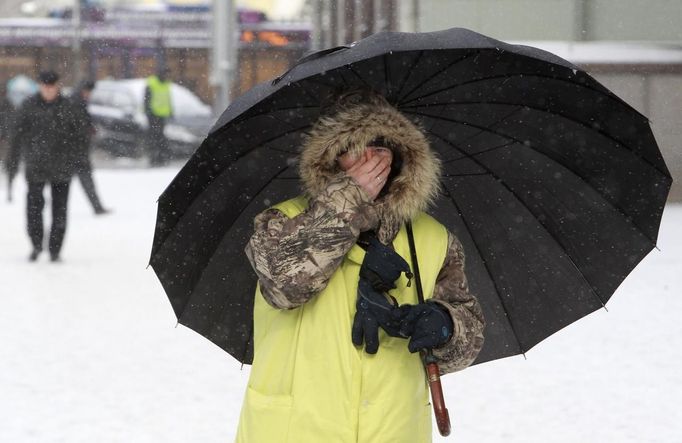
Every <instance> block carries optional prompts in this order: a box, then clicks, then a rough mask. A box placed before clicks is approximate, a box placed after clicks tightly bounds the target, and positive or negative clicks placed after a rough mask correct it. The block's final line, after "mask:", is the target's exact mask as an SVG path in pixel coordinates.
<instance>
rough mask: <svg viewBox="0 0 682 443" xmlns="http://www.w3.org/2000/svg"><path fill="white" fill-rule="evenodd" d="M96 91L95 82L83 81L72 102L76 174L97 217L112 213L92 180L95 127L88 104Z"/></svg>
mask: <svg viewBox="0 0 682 443" xmlns="http://www.w3.org/2000/svg"><path fill="white" fill-rule="evenodd" d="M93 89H95V82H94V81H92V80H84V81H82V82H81V83H80V84H79V85H78V87H77V88H76V90H75V91H74V93H73V95H72V98H71V100H72V101H73V108H74V114H75V116H76V123H77V125H78V130H77V132H76V134H75V138H76V142H75V146H74V154H75V158H74V162H75V168H76V174H77V175H78V179H79V180H80V182H81V185H82V186H83V190H84V191H85V195H87V196H88V200H90V204H91V205H92V209H93V210H94V211H95V214H96V215H102V214H107V213H109V212H110V211H109V210H108V209H105V208H104V207H103V206H102V203H101V201H100V199H99V196H98V195H97V190H96V189H95V182H94V180H93V178H92V162H91V161H90V146H91V142H92V136H93V134H94V132H95V126H94V124H93V121H92V117H91V116H90V113H89V112H88V102H89V100H90V94H91V93H92V90H93Z"/></svg>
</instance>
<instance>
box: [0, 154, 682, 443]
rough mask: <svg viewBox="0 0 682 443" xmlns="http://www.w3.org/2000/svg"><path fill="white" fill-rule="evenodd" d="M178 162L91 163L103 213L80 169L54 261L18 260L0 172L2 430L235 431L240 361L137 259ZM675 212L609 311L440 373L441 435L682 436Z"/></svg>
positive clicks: (21, 249)
mask: <svg viewBox="0 0 682 443" xmlns="http://www.w3.org/2000/svg"><path fill="white" fill-rule="evenodd" d="M176 171H177V166H176V167H168V168H162V169H139V168H138V169H126V168H116V169H106V170H98V171H97V174H96V178H95V179H96V182H97V184H98V186H99V189H100V193H101V196H102V199H103V201H104V203H105V205H107V206H109V207H111V208H113V209H114V211H115V212H114V213H113V214H111V215H108V216H105V217H95V216H94V215H93V214H92V211H91V209H90V207H89V206H88V204H87V202H86V200H85V197H84V194H83V191H82V189H81V188H80V185H79V184H78V183H74V186H73V188H72V194H71V202H70V208H69V217H70V218H69V226H68V232H67V238H66V242H65V247H64V250H63V258H64V262H63V263H59V264H52V263H49V262H48V261H47V260H46V257H45V256H43V257H41V261H39V262H38V263H29V262H28V261H27V256H28V252H29V242H28V239H27V237H26V234H25V231H24V224H25V219H24V203H25V197H24V184H23V179H22V180H18V181H17V185H16V189H15V201H14V203H12V204H9V203H6V202H5V193H6V188H4V183H5V182H4V179H5V178H6V177H4V176H2V177H0V178H1V179H2V185H0V197H2V199H1V200H0V220H1V221H2V229H0V301H1V302H2V309H0V442H69V443H74V442H88V443H90V442H101V443H104V442H164V443H173V442H201V443H203V442H228V441H232V439H233V436H234V432H235V427H236V423H237V420H238V416H239V410H240V407H241V399H242V395H243V391H244V387H245V384H246V381H247V378H248V373H249V369H248V367H244V368H243V369H242V368H241V367H240V365H239V364H238V363H237V362H236V361H235V360H233V359H232V358H231V357H229V356H228V355H227V354H226V353H225V352H223V351H222V350H220V349H219V348H218V347H216V346H215V345H213V344H211V343H210V342H209V341H207V340H206V339H204V338H203V337H201V336H199V335H198V334H196V333H194V332H193V331H191V330H189V329H186V328H185V327H183V326H179V327H177V328H176V327H175V317H174V315H173V312H172V310H171V307H170V304H169V303H168V301H167V299H166V296H165V294H164V292H163V290H162V288H161V286H160V284H159V283H158V281H157V280H156V277H155V275H154V273H153V271H152V270H151V268H149V269H147V268H146V265H147V262H148V259H149V252H150V246H151V241H152V234H153V228H154V219H155V215H156V203H155V202H156V198H157V197H158V196H159V194H160V193H161V192H162V191H163V189H164V188H165V186H166V185H167V184H168V183H169V181H170V180H171V179H172V177H173V176H174V174H175V173H176ZM47 220H49V217H47ZM681 227H682V206H680V205H670V206H668V207H667V209H666V212H665V214H664V218H663V225H662V229H661V235H660V237H659V247H660V249H661V250H660V251H654V252H652V253H651V254H650V256H649V257H647V258H646V259H645V260H644V262H643V263H642V264H641V265H640V266H639V267H638V268H637V269H636V270H635V272H634V273H633V274H632V275H631V276H630V277H629V278H628V279H627V280H626V282H625V283H624V284H623V285H622V286H621V288H620V289H619V290H618V291H617V293H616V294H615V295H614V297H613V299H612V300H611V302H610V303H609V304H608V308H609V312H606V311H604V310H602V311H600V312H596V313H594V314H592V315H590V316H588V317H586V318H585V319H583V320H580V321H579V322H577V323H575V324H573V325H571V326H570V327H569V328H566V329H564V330H563V331H560V332H559V333H557V334H555V335H554V336H552V337H550V338H549V339H547V340H546V341H544V342H542V343H540V344H539V345H538V346H537V347H536V348H534V349H532V350H531V351H530V352H529V353H528V355H527V360H524V358H523V357H513V358H508V359H504V360H500V361H496V362H491V363H487V364H484V365H480V366H475V367H473V368H470V369H467V370H465V371H463V372H461V373H459V374H454V375H449V376H447V377H445V378H444V379H443V382H444V389H445V393H446V402H447V405H448V408H449V410H450V416H451V418H452V422H453V433H452V436H451V437H449V438H448V439H442V438H441V437H440V436H438V433H437V431H436V430H434V441H457V442H462V443H464V442H505V443H509V442H524V443H528V442H571V443H573V442H619V443H626V442H632V443H641V442H666V443H667V442H682V359H681V353H682V320H681V319H682V298H680V293H682V277H681V274H682V246H681V245H682V229H681ZM434 429H435V428H434Z"/></svg>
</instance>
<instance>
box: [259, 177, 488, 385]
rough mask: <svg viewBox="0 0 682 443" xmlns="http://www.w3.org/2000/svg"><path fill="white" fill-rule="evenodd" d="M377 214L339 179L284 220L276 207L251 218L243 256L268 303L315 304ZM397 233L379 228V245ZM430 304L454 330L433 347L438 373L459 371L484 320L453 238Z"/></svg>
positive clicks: (476, 347)
mask: <svg viewBox="0 0 682 443" xmlns="http://www.w3.org/2000/svg"><path fill="white" fill-rule="evenodd" d="M380 215H381V214H379V213H378V211H377V208H376V207H375V205H374V204H373V203H372V202H371V201H369V199H368V198H367V196H366V194H365V193H364V192H363V191H362V190H361V188H360V187H359V186H358V185H357V184H355V182H354V181H353V180H352V179H351V178H349V177H346V176H345V175H343V174H340V175H339V176H338V177H337V178H336V179H334V180H333V181H332V182H330V183H329V185H328V186H327V188H326V190H325V191H324V192H322V193H320V194H319V195H317V196H316V197H315V198H312V199H311V200H310V203H309V207H308V209H307V210H306V211H304V212H303V213H301V214H299V215H298V216H296V217H294V218H291V219H289V218H288V217H287V216H285V215H284V214H283V213H281V212H280V211H278V210H276V209H267V210H265V211H264V212H262V213H261V214H259V215H258V216H256V218H255V221H254V225H255V226H254V228H255V232H254V234H253V236H252V237H251V239H250V241H249V243H248V245H247V247H246V255H247V257H248V258H249V261H250V262H251V265H252V266H253V268H254V270H255V272H256V274H257V275H258V279H259V282H260V287H261V292H262V294H263V297H264V298H265V300H266V301H267V302H268V303H269V304H270V305H272V306H273V307H275V308H278V309H293V308H296V307H298V306H301V305H302V304H304V303H306V302H307V301H309V300H310V299H312V298H313V297H314V296H315V295H316V294H318V293H320V292H321V291H322V290H323V289H324V288H325V287H326V285H327V283H328V282H329V280H330V278H331V276H332V274H333V273H334V272H335V271H336V269H337V268H338V267H339V265H340V264H341V262H342V261H343V258H344V256H345V255H346V254H347V253H348V251H349V250H350V249H351V247H352V246H353V245H354V244H355V243H356V241H357V239H358V237H359V235H360V233H361V232H363V231H366V230H369V229H374V228H376V227H377V224H378V223H380V221H379V220H380V219H381V217H380ZM399 228H400V226H392V227H388V228H387V227H386V226H384V229H382V230H381V231H380V232H383V233H384V236H386V235H388V237H390V238H388V239H382V241H384V243H390V240H392V238H394V237H395V235H396V234H397V232H398V229H399ZM386 233H388V234H386ZM391 236H392V237H391ZM386 240H388V241H386ZM433 300H434V301H437V302H438V303H440V304H441V305H442V306H444V307H445V308H446V309H447V310H448V311H449V312H450V315H451V316H452V321H453V324H454V332H453V335H452V338H451V339H450V341H449V342H448V343H446V344H444V345H442V346H440V347H437V348H434V349H433V353H434V355H435V356H436V357H437V358H438V360H439V366H440V369H441V373H443V374H445V373H449V372H454V371H457V370H461V369H464V368H466V367H467V366H469V365H470V364H471V363H473V361H474V360H475V358H476V356H477V355H478V353H479V351H480V350H481V348H482V346H483V329H484V325H485V322H484V319H483V314H482V311H481V307H480V305H479V303H478V301H477V300H476V297H475V296H474V295H472V294H471V293H470V292H469V288H468V284H467V279H466V275H465V273H464V250H463V248H462V245H461V243H460V242H459V240H458V239H457V237H455V236H454V235H453V234H452V233H450V232H448V252H447V257H446V259H445V262H444V263H443V266H442V268H441V270H440V273H439V275H438V278H437V281H436V287H435V290H434V294H433ZM349 340H350V337H349ZM406 346H407V344H406Z"/></svg>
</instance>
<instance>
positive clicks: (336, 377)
mask: <svg viewBox="0 0 682 443" xmlns="http://www.w3.org/2000/svg"><path fill="white" fill-rule="evenodd" d="M306 207H307V201H306V199H304V198H302V197H299V198H296V199H292V200H289V201H286V202H284V203H280V204H278V205H276V206H275V208H276V209H278V210H280V211H281V212H283V213H284V214H285V215H287V216H288V217H290V218H291V217H294V216H296V215H297V214H299V213H301V212H302V211H304V210H305V208H306ZM412 223H413V229H414V235H415V243H416V248H417V254H418V259H419V270H420V273H421V279H422V286H423V289H424V296H425V297H426V298H427V299H428V298H431V296H432V295H433V290H434V287H435V284H436V278H437V276H438V273H439V271H440V269H441V267H442V265H443V262H444V261H445V257H446V255H447V244H448V241H447V231H446V229H445V227H444V226H443V225H441V224H440V223H438V222H437V221H436V220H434V219H433V218H432V217H430V216H428V215H427V214H425V213H420V214H419V215H418V216H417V217H415V219H414V220H413V222H412ZM393 247H394V248H395V250H396V252H398V254H400V255H401V256H402V257H403V258H404V259H405V260H406V261H407V262H408V263H410V266H411V259H410V249H409V244H408V241H407V234H406V232H405V228H404V227H403V228H402V229H401V230H400V232H399V233H398V235H397V237H396V239H395V240H394V241H393ZM364 256H365V251H364V250H363V249H362V248H361V247H359V246H358V245H354V246H353V247H352V248H351V250H350V251H349V253H348V254H347V255H346V257H345V258H344V259H343V262H342V263H341V265H340V266H339V268H338V269H337V270H336V271H335V272H334V274H333V275H332V277H331V279H330V281H329V284H328V285H327V287H326V288H325V289H324V290H323V291H322V292H321V293H319V294H317V295H316V296H315V297H314V298H313V299H312V300H310V301H309V302H307V303H306V304H304V305H303V306H300V307H298V308H295V309H291V310H281V309H275V308H273V307H272V306H270V305H269V304H267V303H266V302H265V300H264V299H263V296H262V295H261V293H260V289H256V298H255V306H254V337H253V339H254V350H255V355H254V360H253V367H252V369H251V375H250V378H249V383H248V387H247V391H246V395H245V398H244V403H243V406H242V412H241V417H240V421H239V429H238V433H237V439H236V441H238V442H248V443H286V442H291V443H307V442H310V443H319V442H325V443H331V442H340V443H341V442H343V443H351V442H353V443H355V442H365V443H382V442H386V443H388V442H390V443H401V442H404V443H424V442H430V441H431V433H432V422H431V406H430V404H429V388H428V385H427V382H426V377H425V373H424V367H423V365H422V362H421V359H420V357H419V354H411V353H410V352H409V351H408V350H407V340H406V339H403V338H394V337H389V336H388V335H386V333H385V332H384V331H383V330H380V332H379V343H380V344H379V351H378V352H377V353H376V354H374V355H370V354H367V353H366V352H365V351H364V348H358V347H355V346H354V345H353V343H352V341H351V327H352V324H353V317H354V315H355V302H356V298H357V285H358V278H359V272H360V266H361V264H362V261H363V259H364ZM396 284H397V288H396V289H394V290H392V291H390V294H391V295H392V296H394V297H395V298H396V299H397V300H398V302H399V303H400V304H404V303H410V304H416V303H417V291H416V285H415V284H414V282H412V283H411V285H410V286H409V287H408V286H407V278H406V277H405V275H404V274H402V275H401V277H400V279H399V280H398V281H397V282H396Z"/></svg>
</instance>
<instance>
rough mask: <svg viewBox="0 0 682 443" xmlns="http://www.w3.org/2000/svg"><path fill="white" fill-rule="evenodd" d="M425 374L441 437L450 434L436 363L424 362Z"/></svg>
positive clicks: (448, 418) (448, 419)
mask: <svg viewBox="0 0 682 443" xmlns="http://www.w3.org/2000/svg"><path fill="white" fill-rule="evenodd" d="M426 376H427V378H428V380H429V388H430V390H431V404H433V413H434V415H435V416H436V424H437V425H438V432H440V435H442V436H443V437H447V436H448V435H450V414H448V409H447V408H446V407H445V399H444V398H443V387H442V386H441V384H440V370H439V369H438V363H427V364H426Z"/></svg>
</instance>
